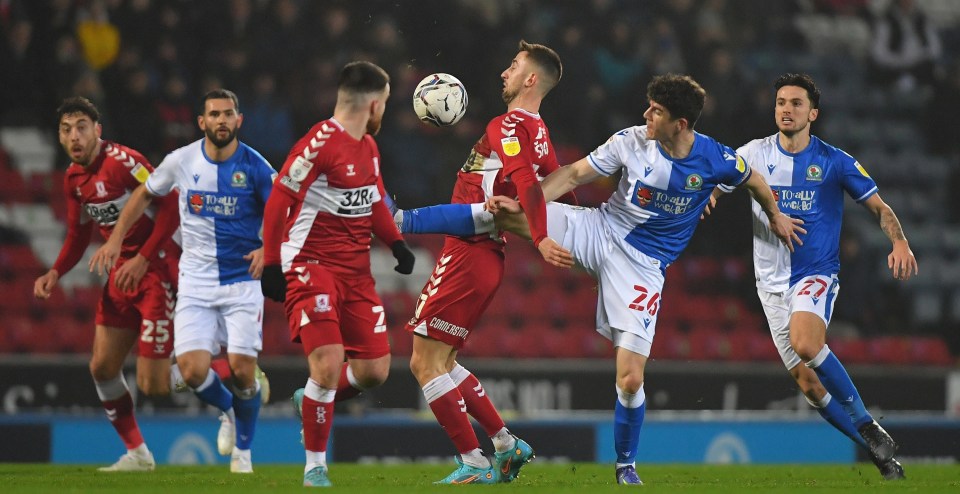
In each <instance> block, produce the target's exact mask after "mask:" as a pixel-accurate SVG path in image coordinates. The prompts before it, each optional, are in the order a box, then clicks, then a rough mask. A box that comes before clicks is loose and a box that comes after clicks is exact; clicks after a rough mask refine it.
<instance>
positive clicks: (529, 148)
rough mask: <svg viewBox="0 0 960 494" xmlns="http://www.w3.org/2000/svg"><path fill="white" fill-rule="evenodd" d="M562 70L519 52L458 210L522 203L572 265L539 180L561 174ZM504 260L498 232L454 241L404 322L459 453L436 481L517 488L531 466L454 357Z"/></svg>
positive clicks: (467, 169)
mask: <svg viewBox="0 0 960 494" xmlns="http://www.w3.org/2000/svg"><path fill="white" fill-rule="evenodd" d="M562 70H563V69H562V65H561V63H560V57H558V56H557V54H556V53H555V52H554V51H553V50H552V49H550V48H548V47H546V46H543V45H538V44H531V43H527V42H525V41H521V42H520V45H519V53H517V56H516V57H514V59H513V61H512V62H511V63H510V67H509V68H507V70H505V71H504V72H503V73H502V74H501V76H500V77H501V78H502V79H503V101H504V103H506V104H507V113H505V114H503V115H500V116H499V117H496V118H494V119H493V120H491V121H490V123H489V124H487V128H486V132H485V133H484V135H483V137H482V138H481V139H480V140H479V141H478V142H477V143H476V144H475V145H474V147H473V150H472V152H471V153H470V156H469V157H468V158H467V162H466V163H465V164H464V165H463V168H462V169H461V170H460V172H459V175H458V177H457V183H456V185H455V188H454V190H453V199H452V201H451V202H453V203H460V204H473V203H479V202H483V201H485V200H486V199H487V198H489V197H492V196H493V195H499V194H505V195H508V196H511V197H514V196H519V199H520V202H521V204H523V205H524V211H526V215H527V218H528V220H529V222H530V225H531V226H530V229H531V231H532V232H533V235H532V236H533V241H534V245H536V246H537V248H538V249H539V250H540V252H541V253H542V254H543V257H544V259H546V260H547V261H548V262H550V263H551V264H554V265H557V266H561V267H570V266H572V265H573V260H572V257H570V253H569V252H568V251H566V250H565V249H563V248H562V247H560V246H559V245H558V244H557V242H556V241H555V240H554V239H552V238H550V237H547V234H546V232H547V215H546V205H545V203H544V200H543V193H542V192H541V190H540V185H539V181H538V180H540V179H542V177H545V176H547V174H549V173H550V172H552V171H554V170H556V169H557V168H558V164H557V158H556V155H555V154H554V152H553V144H552V143H551V142H550V135H549V132H548V131H547V126H546V124H544V122H543V120H542V119H541V118H540V115H539V113H538V112H539V111H540V103H541V101H542V100H543V98H544V96H546V95H547V93H548V92H549V91H550V90H551V89H553V87H554V86H556V85H557V82H559V80H560V76H561V73H562ZM568 202H569V201H568ZM503 260H504V257H503V239H502V237H501V236H500V235H499V234H497V235H496V236H491V235H487V234H484V235H474V236H471V237H454V236H447V237H446V241H445V242H444V245H443V251H442V252H441V253H440V258H439V259H438V261H437V265H436V268H434V272H433V276H431V278H430V281H429V282H428V283H427V285H426V286H425V287H424V289H423V292H422V293H421V295H420V300H419V301H418V302H417V307H416V312H415V314H414V316H413V318H412V319H411V320H410V322H409V323H407V330H408V331H411V332H413V334H414V339H413V354H412V355H411V357H410V369H411V371H413V374H414V376H415V377H416V378H417V381H418V382H419V383H420V386H421V387H422V388H423V395H424V397H426V400H427V403H428V404H429V405H430V409H431V410H433V414H434V415H435V416H436V418H437V421H438V422H440V425H442V426H443V429H444V430H445V431H446V433H447V435H448V436H450V439H451V440H452V441H453V444H454V446H456V448H457V451H458V452H459V455H458V456H457V458H456V461H457V463H458V468H457V469H456V470H455V471H454V472H453V473H451V474H450V475H449V476H447V477H446V478H444V479H443V480H440V481H439V482H438V483H443V484H465V483H484V484H486V483H496V482H510V481H512V480H513V479H515V478H516V477H517V475H518V474H519V472H520V468H521V467H522V466H523V465H524V464H525V463H527V462H529V461H530V460H531V459H533V449H532V448H531V447H530V445H529V444H527V443H526V441H523V440H521V439H519V438H517V437H516V436H515V435H513V434H511V433H510V431H509V430H507V428H506V426H505V424H504V422H503V419H502V418H501V417H500V414H499V413H498V412H497V409H496V408H495V407H494V406H493V403H492V402H491V401H490V398H489V396H487V395H486V394H485V393H484V391H483V387H482V386H481V385H480V382H479V381H478V380H477V378H476V377H475V376H474V375H473V374H472V373H470V371H468V370H467V369H465V368H464V367H463V366H461V365H460V364H458V363H457V361H456V357H457V351H458V350H459V349H460V348H462V347H463V345H464V343H465V342H466V340H467V337H468V336H469V335H470V332H471V330H472V328H473V326H474V325H475V323H476V322H477V320H478V319H479V318H480V315H481V314H482V313H483V311H484V310H485V309H486V308H487V306H488V305H489V304H490V301H491V300H492V299H493V296H494V294H495V293H496V291H497V288H498V287H499V286H500V281H501V279H502V278H503ZM468 413H469V414H470V415H472V416H473V417H474V418H475V419H476V420H477V421H478V422H479V423H480V425H481V426H482V427H483V429H484V431H485V432H486V433H487V435H488V436H490V438H491V440H492V441H493V445H494V448H495V449H496V453H495V455H494V458H495V460H496V465H493V466H491V464H490V461H489V460H487V458H486V457H485V456H484V455H483V452H482V451H481V449H480V443H479V440H478V439H477V437H476V434H474V432H473V427H472V426H471V425H470V419H469V418H468V417H467V414H468Z"/></svg>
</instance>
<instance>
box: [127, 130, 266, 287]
mask: <svg viewBox="0 0 960 494" xmlns="http://www.w3.org/2000/svg"><path fill="white" fill-rule="evenodd" d="M203 142H204V139H200V140H199V141H196V142H194V143H192V144H188V145H186V146H184V147H182V148H180V149H177V150H176V151H173V152H172V153H170V154H168V155H167V157H166V158H164V160H163V162H162V163H160V165H159V166H158V167H157V169H156V170H154V172H153V173H152V174H151V175H150V178H148V179H147V181H146V182H145V183H144V185H145V186H146V187H147V190H148V191H149V192H150V193H151V194H154V195H160V196H162V195H167V194H169V193H170V192H171V191H172V190H174V189H176V190H178V191H179V192H180V230H181V232H182V234H183V254H182V255H181V256H180V284H181V286H183V285H188V286H216V285H228V284H231V283H236V282H240V281H249V280H252V279H253V278H252V277H251V276H250V273H249V272H248V271H247V270H248V269H249V268H250V261H247V260H244V259H243V256H245V255H247V254H249V253H250V251H253V250H255V249H259V248H260V247H262V246H263V240H262V239H261V235H262V227H263V206H264V205H265V204H266V202H267V198H268V197H269V196H270V190H271V189H272V187H273V179H274V177H276V175H277V172H276V171H274V169H273V168H272V167H271V166H270V163H268V162H267V160H266V159H264V157H263V156H261V155H260V153H258V152H256V151H254V150H253V148H251V147H249V146H247V145H246V144H244V143H242V142H241V143H240V145H239V146H238V147H237V151H236V152H235V153H233V156H231V157H230V159H228V160H226V161H223V162H215V161H213V160H211V159H210V158H209V157H208V156H207V154H206V152H205V151H204V149H203Z"/></svg>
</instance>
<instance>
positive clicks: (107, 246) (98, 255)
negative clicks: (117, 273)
mask: <svg viewBox="0 0 960 494" xmlns="http://www.w3.org/2000/svg"><path fill="white" fill-rule="evenodd" d="M120 247H121V242H120V241H114V240H113V237H112V236H111V237H110V238H109V239H108V240H107V241H106V243H104V244H103V245H101V246H100V248H99V249H97V251H96V252H94V253H93V257H91V258H90V264H89V268H90V272H91V273H92V272H93V270H94V268H96V270H97V275H98V276H103V275H105V274H108V273H109V272H110V270H111V269H113V266H114V264H116V263H117V259H119V258H120Z"/></svg>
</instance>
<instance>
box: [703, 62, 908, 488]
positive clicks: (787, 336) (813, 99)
mask: <svg viewBox="0 0 960 494" xmlns="http://www.w3.org/2000/svg"><path fill="white" fill-rule="evenodd" d="M774 87H775V88H776V91H777V94H776V107H775V111H774V115H775V117H776V123H777V128H778V129H779V132H778V133H776V134H774V135H772V136H769V137H766V138H763V139H756V140H754V141H751V142H749V143H747V144H746V145H744V146H743V147H741V148H740V149H738V150H737V153H738V154H739V155H740V156H742V157H743V159H744V160H746V162H747V163H749V164H750V166H751V167H752V168H753V169H754V170H755V173H756V174H759V175H763V176H764V177H765V178H766V181H767V183H769V184H770V187H771V188H772V190H773V195H774V197H776V198H777V200H778V202H779V207H780V209H781V210H782V211H785V212H786V213H788V214H790V215H792V216H794V217H796V218H800V219H802V220H803V221H804V223H805V224H806V225H807V229H808V230H809V232H808V233H807V234H806V235H805V236H804V237H803V246H802V247H800V248H798V249H796V250H795V251H793V252H791V251H788V250H787V249H786V248H784V246H783V245H781V244H780V242H778V241H777V239H776V238H775V237H774V235H772V234H771V232H770V227H769V225H768V221H767V219H766V216H765V215H763V214H761V210H760V204H758V203H757V202H756V201H753V216H754V221H753V264H754V269H755V271H756V276H757V293H758V294H759V296H760V302H761V303H762V305H763V310H764V312H765V313H766V316H767V321H768V322H769V324H770V334H771V336H773V341H774V343H775V344H776V346H777V350H779V351H780V357H781V358H782V359H783V363H784V365H786V367H787V369H788V370H789V371H790V375H792V376H793V378H794V379H796V381H797V384H798V385H799V386H800V390H801V391H802V392H803V394H804V396H805V397H806V398H807V401H809V402H810V404H811V405H813V407H814V408H816V409H817V411H818V412H819V413H820V415H821V416H823V418H824V419H826V420H827V422H829V423H830V424H832V425H833V426H834V427H836V428H837V429H839V430H840V432H843V433H844V434H845V435H847V436H848V437H849V438H850V439H852V440H853V441H854V442H856V443H857V444H858V445H860V446H861V447H863V448H864V449H866V450H867V451H868V452H869V454H870V458H871V459H872V460H873V462H874V463H875V464H876V465H877V468H878V469H879V470H880V473H881V474H882V475H883V478H885V479H887V480H893V479H900V478H903V476H904V475H903V468H902V467H901V466H900V463H899V462H897V460H896V458H894V456H893V455H894V453H895V452H896V449H897V445H896V443H895V442H894V441H893V439H892V438H891V437H890V435H889V434H887V432H886V431H884V430H883V428H882V427H880V425H879V424H877V422H876V421H874V420H873V417H871V416H870V414H869V413H868V412H867V410H866V409H865V407H864V404H863V400H861V399H860V394H859V393H858V392H857V388H856V387H855V386H854V384H853V382H852V381H851V380H850V376H848V375H847V371H846V370H845V369H844V367H843V364H841V363H840V361H839V360H838V359H837V356H836V355H834V354H833V353H831V351H830V348H829V347H828V346H827V345H826V333H827V325H828V324H829V323H830V316H831V315H832V312H833V304H834V303H835V302H836V300H837V292H838V291H839V290H840V283H839V280H838V278H837V273H838V272H839V271H840V259H839V249H840V224H841V220H842V217H843V196H844V194H847V195H849V196H850V197H851V198H853V199H854V200H856V201H857V202H858V203H860V204H862V205H863V206H864V207H866V208H867V210H869V211H870V212H871V213H873V215H874V216H876V217H877V219H878V220H879V222H880V228H881V229H882V230H883V232H884V233H885V234H886V235H887V238H889V239H890V241H891V242H892V243H893V250H892V251H891V252H890V255H889V256H887V265H888V267H889V268H890V270H891V271H892V272H893V277H894V278H896V279H898V280H907V279H909V278H910V277H911V276H912V275H914V274H916V273H917V260H916V258H914V256H913V252H911V251H910V246H909V244H908V243H907V239H906V237H905V236H904V234H903V229H902V228H901V227H900V222H899V221H898V220H897V215H896V214H894V212H893V209H891V208H890V206H888V205H887V204H886V203H885V202H883V200H882V199H880V195H879V194H878V193H877V184H876V183H874V181H873V179H872V178H870V175H868V174H867V171H866V170H864V168H863V167H862V166H861V165H860V163H858V162H857V160H855V159H854V158H852V157H851V156H850V155H849V154H847V153H845V152H843V151H841V150H840V149H837V148H835V147H833V146H831V145H829V144H827V143H825V142H823V141H821V140H820V139H818V138H817V137H816V136H811V135H810V124H811V123H812V122H813V121H814V120H816V119H817V115H818V113H819V108H818V107H819V104H820V90H819V89H818V88H817V86H816V84H815V83H814V81H813V79H811V78H810V76H808V75H804V74H785V75H783V76H781V77H780V78H778V79H777V80H776V82H775V83H774ZM722 189H723V187H720V188H718V191H719V190H722ZM717 195H718V192H715V193H714V196H717ZM801 363H803V364H804V365H800V364H801Z"/></svg>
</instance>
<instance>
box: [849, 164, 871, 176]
mask: <svg viewBox="0 0 960 494" xmlns="http://www.w3.org/2000/svg"><path fill="white" fill-rule="evenodd" d="M853 166H855V167H857V171H859V172H860V174H861V175H863V176H864V177H867V178H870V174H869V173H867V170H866V168H864V167H863V165H861V164H860V162H859V161H857V162H855V163H854V164H853Z"/></svg>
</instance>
